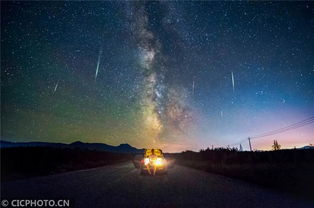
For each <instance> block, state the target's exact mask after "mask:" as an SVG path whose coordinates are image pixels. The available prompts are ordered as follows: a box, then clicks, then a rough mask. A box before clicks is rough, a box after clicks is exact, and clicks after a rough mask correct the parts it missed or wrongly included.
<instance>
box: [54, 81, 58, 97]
mask: <svg viewBox="0 0 314 208" xmlns="http://www.w3.org/2000/svg"><path fill="white" fill-rule="evenodd" d="M58 85H59V81H58V82H57V84H56V85H55V88H54V90H53V95H54V94H55V92H56V91H57V89H58Z"/></svg>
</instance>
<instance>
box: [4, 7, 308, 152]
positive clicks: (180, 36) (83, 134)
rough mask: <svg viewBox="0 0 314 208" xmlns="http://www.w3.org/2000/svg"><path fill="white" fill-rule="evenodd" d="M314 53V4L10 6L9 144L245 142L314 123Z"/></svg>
mask: <svg viewBox="0 0 314 208" xmlns="http://www.w3.org/2000/svg"><path fill="white" fill-rule="evenodd" d="M313 51H314V3H312V2H108V1H107V2H1V127H2V128H1V138H2V139H5V140H8V141H49V142H64V143H70V142H74V141H77V140H80V141H83V142H102V143H107V144H111V145H118V144H120V143H129V144H131V145H133V146H136V147H161V148H163V149H164V150H165V151H181V150H185V149H192V150H199V149H201V148H206V147H208V146H211V145H215V146H226V145H228V144H233V143H237V142H239V141H242V140H243V139H244V140H245V139H246V138H247V137H248V136H254V135H256V134H260V133H263V132H267V131H270V130H274V129H277V128H281V127H283V126H286V125H289V124H291V123H295V122H298V121H300V120H303V119H306V118H308V117H311V116H313V115H314V53H313ZM232 79H233V80H232ZM273 139H277V140H278V142H279V143H280V144H281V145H282V147H284V148H286V147H293V146H303V145H307V144H309V143H311V142H314V128H313V124H312V125H308V126H305V127H302V128H299V129H295V130H292V131H289V132H285V133H282V134H277V135H274V136H270V137H264V138H263V139H262V138H261V139H258V140H257V139H256V140H255V141H252V144H253V148H254V149H269V148H271V144H272V140H273ZM244 140H243V141H244ZM242 145H243V147H244V148H245V149H247V148H248V147H247V142H246V141H244V142H243V144H242Z"/></svg>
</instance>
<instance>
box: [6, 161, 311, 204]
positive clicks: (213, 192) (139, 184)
mask: <svg viewBox="0 0 314 208" xmlns="http://www.w3.org/2000/svg"><path fill="white" fill-rule="evenodd" d="M1 191H2V193H1V197H2V199H5V198H10V199H12V198H32V199H34V198H37V199H38V198H41V199H52V198H53V199H59V198H61V199H64V198H69V199H72V202H73V203H74V205H75V207H241V208H243V207H285V208H287V207H313V206H314V203H313V202H309V201H304V200H300V199H296V198H294V197H292V196H289V195H286V194H282V193H278V192H274V191H272V190H269V189H264V188H261V187H258V186H256V185H252V184H248V183H245V182H242V181H239V180H236V179H231V178H227V177H224V176H219V175H214V174H210V173H206V172H204V171H198V170H195V169H191V168H187V167H183V166H179V165H175V166H174V167H173V168H171V169H170V170H169V173H168V174H167V175H158V176H154V177H153V176H146V175H141V174H139V170H138V169H135V168H134V165H133V164H132V163H131V162H126V163H123V164H118V165H109V166H105V167H100V168H94V169H89V170H81V171H74V172H68V173H62V174H57V175H51V176H43V177H37V178H31V179H23V180H16V181H7V182H3V183H2V184H1Z"/></svg>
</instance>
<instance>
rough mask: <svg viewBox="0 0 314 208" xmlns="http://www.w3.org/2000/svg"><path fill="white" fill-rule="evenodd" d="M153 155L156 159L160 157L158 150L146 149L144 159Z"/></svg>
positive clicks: (160, 152)
mask: <svg viewBox="0 0 314 208" xmlns="http://www.w3.org/2000/svg"><path fill="white" fill-rule="evenodd" d="M151 155H155V156H157V157H162V156H163V155H162V151H161V150H160V149H147V150H146V151H145V153H144V157H149V156H151Z"/></svg>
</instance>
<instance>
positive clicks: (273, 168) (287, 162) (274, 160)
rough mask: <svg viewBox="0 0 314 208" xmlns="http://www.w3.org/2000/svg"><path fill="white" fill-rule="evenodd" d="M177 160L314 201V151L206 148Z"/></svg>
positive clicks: (182, 155) (183, 163)
mask: <svg viewBox="0 0 314 208" xmlns="http://www.w3.org/2000/svg"><path fill="white" fill-rule="evenodd" d="M173 157H174V158H175V159H176V163H177V164H180V165H184V166H188V167H191V168H195V169H199V170H203V171H207V172H210V173H215V174H220V175H224V176H228V177H231V178H237V179H240V180H243V181H247V182H250V183H254V184H258V185H262V186H264V187H268V188H271V189H275V190H278V191H281V192H286V193H288V194H292V195H295V196H298V197H300V198H304V199H310V200H313V201H314V150H281V151H272V152H237V151H234V150H207V152H206V150H205V151H203V152H183V153H179V154H174V155H173Z"/></svg>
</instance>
